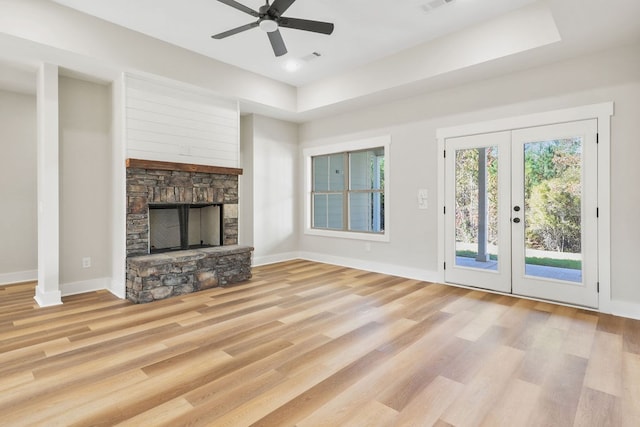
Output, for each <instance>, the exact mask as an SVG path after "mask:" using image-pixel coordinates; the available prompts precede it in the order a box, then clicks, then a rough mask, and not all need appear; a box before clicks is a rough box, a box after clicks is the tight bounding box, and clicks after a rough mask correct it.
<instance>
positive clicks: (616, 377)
mask: <svg viewBox="0 0 640 427" xmlns="http://www.w3.org/2000/svg"><path fill="white" fill-rule="evenodd" d="M622 348H623V341H622V336H621V335H617V334H611V333H608V332H600V331H598V332H596V335H595V338H594V343H593V349H592V352H591V357H590V358H589V364H588V365H587V372H586V375H585V379H584V385H585V386H586V387H590V388H592V389H594V390H598V391H601V392H604V393H609V394H611V395H613V396H618V397H619V396H621V395H622V356H623V355H622Z"/></svg>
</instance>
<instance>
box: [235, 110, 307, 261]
mask: <svg viewBox="0 0 640 427" xmlns="http://www.w3.org/2000/svg"><path fill="white" fill-rule="evenodd" d="M241 122H242V128H241V132H242V137H241V141H242V142H241V145H242V149H241V150H242V153H243V168H244V169H245V171H247V169H250V175H245V176H243V177H242V183H243V193H242V194H241V196H240V203H241V210H242V212H243V223H244V225H245V226H244V227H243V228H242V229H241V230H240V234H241V236H243V237H241V239H242V240H241V241H242V242H244V243H246V244H250V245H253V246H254V248H255V251H254V253H253V262H254V264H255V265H259V264H266V263H271V262H276V261H280V260H284V259H290V258H294V257H296V256H297V249H298V238H299V230H300V226H299V223H298V220H299V215H298V210H299V208H300V203H299V199H298V188H297V184H298V182H297V177H298V176H299V173H298V170H299V163H298V144H297V142H298V126H297V125H295V124H293V123H288V122H284V121H281V120H276V119H271V118H267V117H263V116H258V115H252V116H248V117H243V118H242V120H241ZM250 162H252V163H250ZM249 180H250V181H249ZM248 186H250V187H251V188H250V189H248V188H247V187H248ZM251 196H252V197H251ZM248 197H251V200H250V201H248V200H247V198H248ZM250 206H252V207H253V209H251V210H249V207H250ZM247 223H250V225H248V226H247ZM245 230H247V232H246V236H245ZM251 235H252V237H253V239H252V240H251V241H249V236H251Z"/></svg>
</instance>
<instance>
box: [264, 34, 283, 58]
mask: <svg viewBox="0 0 640 427" xmlns="http://www.w3.org/2000/svg"><path fill="white" fill-rule="evenodd" d="M267 35H268V36H269V41H270V42H271V47H272V48H273V53H275V55H276V56H282V55H284V54H285V53H287V47H286V46H285V45H284V40H282V34H280V30H275V31H273V32H270V33H267Z"/></svg>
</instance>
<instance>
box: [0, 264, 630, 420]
mask: <svg viewBox="0 0 640 427" xmlns="http://www.w3.org/2000/svg"><path fill="white" fill-rule="evenodd" d="M34 288H35V283H24V284H18V285H10V286H4V287H0V413H1V414H2V416H1V417H0V425H10V426H12V427H13V426H38V425H43V426H49V425H59V426H68V425H78V426H89V425H91V426H102V425H104V426H106V425H117V424H121V425H145V426H146V425H154V426H167V427H168V426H171V427H173V426H181V425H194V426H198V425H202V426H225V425H228V426H234V427H235V426H248V425H252V424H254V425H260V426H282V425H292V426H293V425H297V426H299V427H310V426H313V427H316V426H338V425H339V426H367V427H368V426H385V425H388V426H394V427H395V426H420V427H423V426H428V425H435V426H451V425H454V426H465V425H474V426H476V425H485V426H500V425H509V426H511V425H513V426H519V425H528V426H541V425H549V426H555V425H558V426H565V425H566V426H571V425H575V426H585V425H598V426H599V425H616V426H617V425H622V426H629V427H631V426H633V427H635V426H637V425H640V403H638V402H640V400H639V399H638V396H640V321H636V320H630V319H622V318H619V317H615V316H611V315H603V314H598V313H594V312H591V311H587V310H581V309H576V308H570V307H563V306H558V305H555V304H552V303H547V302H536V301H530V300H524V299H519V298H516V297H510V296H504V295H496V294H490V293H486V292H483V291H481V290H470V289H464V288H459V287H451V286H445V285H439V284H432V283H426V282H421V281H418V280H413V279H404V278H400V277H394V276H386V275H382V274H378V273H372V272H366V271H361V270H355V269H350V268H346V267H339V266H333V265H329V264H321V263H316V262H311V261H304V260H293V261H288V262H283V263H278V264H272V265H268V266H262V267H257V268H254V269H253V278H252V279H251V280H249V281H247V282H245V283H241V284H237V285H233V286H229V287H226V288H214V289H209V290H205V291H201V292H198V293H194V294H189V295H184V296H179V297H175V298H170V299H166V300H162V301H157V302H154V303H149V304H139V305H136V304H132V303H130V302H128V301H122V300H119V299H117V298H116V297H114V296H113V295H112V294H110V293H109V292H106V291H99V292H91V293H87V294H82V295H74V296H69V297H64V298H63V301H64V304H63V305H59V306H55V307H47V308H39V307H37V305H36V304H35V303H34V300H33V295H34Z"/></svg>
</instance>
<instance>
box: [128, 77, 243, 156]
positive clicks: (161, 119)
mask: <svg viewBox="0 0 640 427" xmlns="http://www.w3.org/2000/svg"><path fill="white" fill-rule="evenodd" d="M125 115H126V125H125V130H126V140H127V157H129V158H137V159H145V160H160V161H166V162H179V163H193V164H202V165H211V166H223V167H230V168H237V167H239V152H240V147H239V128H240V117H239V113H238V103H237V101H231V100H228V99H224V98H219V97H216V96H214V95H212V94H210V93H208V92H206V91H205V90H199V89H197V88H192V87H189V86H186V85H181V84H179V83H172V82H164V81H156V80H152V79H149V78H145V77H139V76H132V75H127V77H126V106H125Z"/></svg>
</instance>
